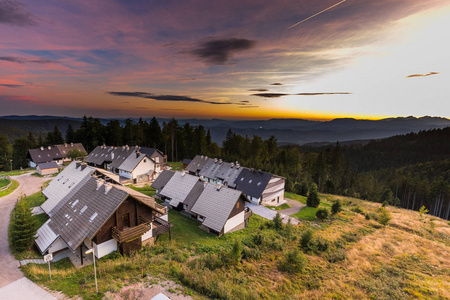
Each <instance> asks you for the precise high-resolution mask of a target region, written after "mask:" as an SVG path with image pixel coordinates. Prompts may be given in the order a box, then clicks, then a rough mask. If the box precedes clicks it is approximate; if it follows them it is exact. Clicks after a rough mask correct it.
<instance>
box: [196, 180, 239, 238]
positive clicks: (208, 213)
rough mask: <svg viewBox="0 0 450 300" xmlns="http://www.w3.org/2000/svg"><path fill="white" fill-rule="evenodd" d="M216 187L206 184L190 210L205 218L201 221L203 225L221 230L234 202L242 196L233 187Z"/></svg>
mask: <svg viewBox="0 0 450 300" xmlns="http://www.w3.org/2000/svg"><path fill="white" fill-rule="evenodd" d="M217 188H218V186H217V185H213V184H208V185H207V186H206V187H205V189H204V190H203V192H202V193H201V195H200V197H198V199H197V201H196V202H195V204H194V206H193V207H192V208H191V211H192V212H193V213H196V214H198V215H200V216H202V217H204V218H205V220H204V221H203V223H202V224H203V225H204V226H206V227H209V228H211V229H213V230H215V231H217V232H221V231H222V229H223V227H224V226H225V223H226V222H227V220H228V217H229V216H230V214H231V211H232V210H233V208H234V206H235V205H236V202H237V201H238V200H239V198H240V197H243V198H244V196H243V195H242V193H241V192H240V191H237V190H234V189H230V188H227V187H222V188H221V189H220V190H218V189H217Z"/></svg>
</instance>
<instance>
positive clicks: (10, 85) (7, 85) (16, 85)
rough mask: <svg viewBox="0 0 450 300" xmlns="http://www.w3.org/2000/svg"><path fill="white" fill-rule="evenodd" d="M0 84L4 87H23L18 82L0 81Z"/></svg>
mask: <svg viewBox="0 0 450 300" xmlns="http://www.w3.org/2000/svg"><path fill="white" fill-rule="evenodd" d="M0 86H4V87H8V88H18V87H23V85H20V84H6V83H0Z"/></svg>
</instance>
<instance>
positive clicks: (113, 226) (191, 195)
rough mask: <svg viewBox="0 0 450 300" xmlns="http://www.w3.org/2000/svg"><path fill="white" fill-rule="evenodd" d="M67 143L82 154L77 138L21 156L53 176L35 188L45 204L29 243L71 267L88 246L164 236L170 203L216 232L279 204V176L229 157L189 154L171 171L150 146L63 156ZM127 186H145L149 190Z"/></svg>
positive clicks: (116, 246)
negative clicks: (151, 192)
mask: <svg viewBox="0 0 450 300" xmlns="http://www.w3.org/2000/svg"><path fill="white" fill-rule="evenodd" d="M72 149H78V150H79V151H80V152H84V153H85V149H84V147H83V145H82V144H79V143H76V144H74V143H71V144H64V145H55V146H49V147H47V148H44V147H41V148H37V149H30V150H29V154H28V155H29V159H30V166H31V167H34V168H36V170H37V172H38V173H39V174H41V175H49V174H55V175H56V174H57V175H56V176H55V175H53V176H55V177H54V178H53V179H52V180H51V181H50V183H49V184H48V186H47V187H46V188H45V189H43V190H42V194H43V195H44V196H45V199H46V200H45V202H44V203H43V204H42V205H41V206H40V207H36V208H34V211H35V213H45V214H47V215H48V217H49V219H48V220H47V221H46V222H45V224H43V225H42V226H41V227H40V228H39V229H38V231H37V236H36V240H35V244H36V246H37V248H38V249H39V251H40V253H41V254H42V255H46V254H50V253H51V254H53V255H58V254H59V253H63V255H68V256H69V257H70V259H71V261H72V262H73V264H75V265H83V263H84V262H83V260H86V259H88V258H87V255H86V254H85V253H86V252H87V251H89V250H90V249H92V250H93V253H94V255H95V257H96V259H101V258H102V257H104V256H105V255H108V254H110V253H111V252H113V251H120V253H122V254H124V255H127V254H130V253H133V252H135V251H137V250H139V249H140V248H141V247H142V246H143V245H146V244H150V245H152V244H154V243H157V241H158V237H159V236H160V235H168V236H169V238H170V235H171V228H172V227H173V224H171V223H170V222H169V219H168V211H169V210H171V209H173V210H176V211H178V212H180V213H181V214H183V215H185V216H187V217H189V218H192V219H194V220H196V221H197V222H198V226H199V228H201V229H202V230H204V231H205V232H207V233H209V234H211V235H217V236H222V235H224V234H227V233H230V232H234V231H238V230H241V229H243V228H245V227H246V226H247V225H248V222H249V218H251V216H252V214H253V213H256V214H259V215H261V216H263V217H265V218H267V219H272V218H273V217H274V215H275V214H276V213H275V212H274V211H272V210H270V209H268V208H265V207H264V206H266V205H270V206H278V205H281V204H283V203H285V200H284V186H285V179H284V178H282V177H280V176H277V175H274V174H269V173H266V172H264V171H261V170H255V169H249V168H246V167H245V166H241V165H240V164H239V162H237V161H236V162H225V161H223V160H222V159H220V158H211V157H207V156H203V155H197V156H195V157H194V158H193V159H192V160H191V159H185V160H184V161H183V167H184V169H183V170H181V171H174V170H171V167H170V166H169V165H168V163H167V157H166V156H165V155H164V153H162V152H161V151H160V150H158V149H153V148H146V147H139V146H127V145H126V146H118V147H117V146H106V145H103V146H97V147H96V148H95V149H94V150H93V151H92V152H90V153H88V154H87V155H86V156H85V157H84V158H79V159H75V160H73V161H71V160H70V159H68V158H67V153H68V152H69V151H70V150H72ZM64 165H65V166H64ZM129 185H135V186H143V185H150V186H151V187H152V188H154V189H155V190H156V194H155V196H154V197H150V196H147V195H145V194H143V193H140V192H138V191H136V190H134V189H132V188H130V187H129Z"/></svg>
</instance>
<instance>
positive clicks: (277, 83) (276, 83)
mask: <svg viewBox="0 0 450 300" xmlns="http://www.w3.org/2000/svg"><path fill="white" fill-rule="evenodd" d="M270 85H283V84H282V83H279V82H275V83H271V84H270Z"/></svg>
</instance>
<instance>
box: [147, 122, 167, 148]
mask: <svg viewBox="0 0 450 300" xmlns="http://www.w3.org/2000/svg"><path fill="white" fill-rule="evenodd" d="M147 135H148V139H149V145H150V146H151V147H153V148H160V147H161V146H162V145H163V138H162V133H161V126H159V123H158V120H156V118H155V117H153V118H152V119H151V121H150V124H149V127H148V134H147ZM165 154H167V153H165Z"/></svg>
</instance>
